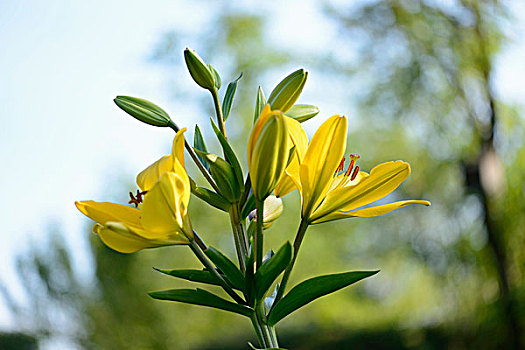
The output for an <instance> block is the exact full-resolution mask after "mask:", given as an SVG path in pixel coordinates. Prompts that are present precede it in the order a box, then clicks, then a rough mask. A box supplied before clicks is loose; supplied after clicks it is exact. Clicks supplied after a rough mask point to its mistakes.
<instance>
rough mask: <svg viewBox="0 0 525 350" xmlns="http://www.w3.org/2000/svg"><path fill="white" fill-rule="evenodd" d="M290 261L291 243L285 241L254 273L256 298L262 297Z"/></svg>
mask: <svg viewBox="0 0 525 350" xmlns="http://www.w3.org/2000/svg"><path fill="white" fill-rule="evenodd" d="M290 261H292V245H291V244H290V242H286V243H285V244H284V245H283V246H282V247H281V248H280V249H279V250H278V251H277V253H275V255H274V256H272V257H271V258H269V259H268V260H266V261H265V262H264V264H263V265H262V266H261V267H260V268H259V270H257V272H256V273H255V291H256V293H257V294H256V296H257V299H262V298H263V297H264V295H265V294H266V292H267V291H268V289H269V288H270V287H271V286H272V284H273V282H274V281H275V280H276V279H277V277H279V275H280V274H281V273H282V272H283V271H284V269H286V267H287V266H288V264H290Z"/></svg>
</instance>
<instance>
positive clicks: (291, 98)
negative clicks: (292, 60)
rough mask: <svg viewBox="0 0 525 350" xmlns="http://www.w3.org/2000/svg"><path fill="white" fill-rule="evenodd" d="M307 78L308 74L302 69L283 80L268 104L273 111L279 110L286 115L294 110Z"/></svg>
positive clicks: (274, 90)
mask: <svg viewBox="0 0 525 350" xmlns="http://www.w3.org/2000/svg"><path fill="white" fill-rule="evenodd" d="M307 77H308V72H306V71H305V70H304V69H302V68H301V69H298V70H296V71H295V72H293V73H291V74H290V75H288V76H287V77H286V78H284V79H283V80H281V82H280V83H279V84H277V86H276V87H275V89H273V90H272V92H271V94H270V97H268V103H269V104H270V106H271V107H272V110H275V109H278V110H280V111H281V112H283V113H286V112H287V111H288V110H289V109H290V108H292V106H293V105H294V103H295V101H297V99H298V98H299V96H300V95H301V92H302V91H303V88H304V84H306V78H307Z"/></svg>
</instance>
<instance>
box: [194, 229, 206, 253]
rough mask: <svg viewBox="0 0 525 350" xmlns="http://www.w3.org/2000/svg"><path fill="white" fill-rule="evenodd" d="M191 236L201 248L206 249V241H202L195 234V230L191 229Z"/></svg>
mask: <svg viewBox="0 0 525 350" xmlns="http://www.w3.org/2000/svg"><path fill="white" fill-rule="evenodd" d="M193 236H194V237H195V243H197V244H198V245H199V247H200V248H201V249H202V250H206V249H208V246H207V245H206V243H204V241H203V240H202V238H201V237H200V236H199V235H198V234H197V232H195V230H194V231H193Z"/></svg>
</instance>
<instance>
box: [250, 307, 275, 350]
mask: <svg viewBox="0 0 525 350" xmlns="http://www.w3.org/2000/svg"><path fill="white" fill-rule="evenodd" d="M255 314H256V316H257V322H258V324H259V326H260V327H261V329H262V336H263V339H264V341H265V346H266V347H270V348H278V347H279V344H278V343H277V339H276V338H274V336H273V333H274V330H273V328H272V327H270V326H268V324H267V323H266V315H265V310H264V301H262V300H261V301H259V302H258V304H257V305H256V306H255Z"/></svg>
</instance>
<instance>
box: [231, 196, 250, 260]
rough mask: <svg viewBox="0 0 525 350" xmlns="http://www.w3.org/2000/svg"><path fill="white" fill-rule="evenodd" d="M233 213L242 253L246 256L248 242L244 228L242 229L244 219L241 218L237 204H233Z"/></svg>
mask: <svg viewBox="0 0 525 350" xmlns="http://www.w3.org/2000/svg"><path fill="white" fill-rule="evenodd" d="M233 213H234V215H235V224H236V226H237V229H238V232H239V236H240V241H241V247H242V249H243V251H244V254H246V256H247V255H248V247H249V246H250V243H249V241H248V236H247V235H246V230H245V229H244V220H242V219H241V209H240V206H239V204H236V205H234V206H233Z"/></svg>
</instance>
